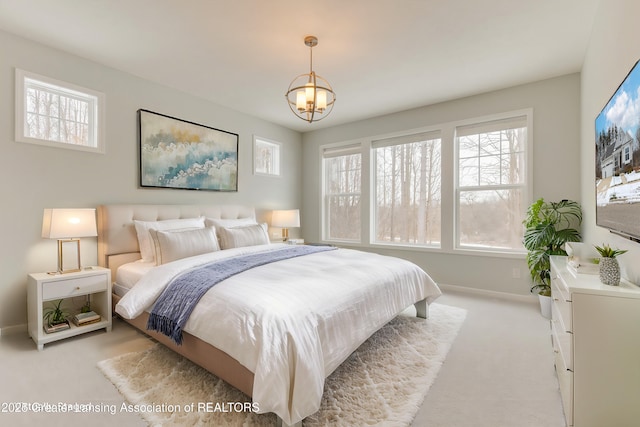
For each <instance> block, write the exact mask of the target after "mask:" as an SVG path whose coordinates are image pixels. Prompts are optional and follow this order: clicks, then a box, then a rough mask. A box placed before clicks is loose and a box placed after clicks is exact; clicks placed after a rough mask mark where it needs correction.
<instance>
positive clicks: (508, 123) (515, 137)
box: [455, 115, 528, 251]
mask: <svg viewBox="0 0 640 427" xmlns="http://www.w3.org/2000/svg"><path fill="white" fill-rule="evenodd" d="M527 127H528V117H527V116H526V115H524V116H518V117H512V118H506V119H502V120H496V121H490V122H483V123H475V124H471V125H466V126H459V127H456V131H455V133H456V137H455V141H456V149H457V171H458V174H457V188H456V204H457V206H456V213H457V216H456V219H457V224H456V225H457V247H459V248H466V249H497V250H507V251H521V250H523V247H522V235H523V234H522V233H523V228H522V220H523V218H524V213H525V209H526V206H527V203H528V198H527V185H528V182H527V165H526V162H527Z"/></svg>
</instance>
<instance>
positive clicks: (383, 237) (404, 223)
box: [371, 132, 441, 246]
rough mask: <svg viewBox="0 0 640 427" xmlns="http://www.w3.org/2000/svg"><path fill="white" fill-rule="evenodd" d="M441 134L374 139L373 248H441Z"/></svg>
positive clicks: (431, 133) (418, 134) (372, 144)
mask: <svg viewBox="0 0 640 427" xmlns="http://www.w3.org/2000/svg"><path fill="white" fill-rule="evenodd" d="M440 146H441V140H440V133H439V132H430V133H417V134H413V135H406V136H399V137H393V138H385V139H379V140H374V141H372V143H371V147H372V151H373V159H374V162H375V163H374V164H375V167H374V170H375V175H374V179H375V185H374V186H373V187H374V189H375V190H374V191H375V197H374V200H375V222H374V224H375V232H374V242H375V243H391V244H402V245H418V246H439V245H440V228H441V227H440V205H441V197H440V193H441V187H440V185H441V167H440V158H441V155H440V151H441V150H440Z"/></svg>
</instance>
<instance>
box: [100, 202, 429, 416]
mask: <svg viewBox="0 0 640 427" xmlns="http://www.w3.org/2000/svg"><path fill="white" fill-rule="evenodd" d="M97 215H98V264H99V265H100V266H101V267H106V268H109V269H110V270H111V277H112V278H113V280H115V278H116V271H117V269H118V267H120V266H121V265H123V264H126V263H129V262H134V261H137V260H138V259H140V258H141V256H140V248H139V245H138V238H137V235H136V231H135V227H134V223H133V221H134V220H141V221H161V220H167V219H181V218H196V217H199V216H205V217H207V218H216V219H239V218H255V210H254V208H251V207H246V206H236V205H230V206H226V205H225V206H207V205H140V204H126V205H125V204H122V205H101V206H98V208H97ZM119 300H120V297H119V296H118V295H115V294H114V295H113V304H114V306H115V304H117V303H118V301H119ZM415 306H416V310H417V315H418V317H422V318H427V315H428V305H427V302H426V300H422V301H418V302H417V303H415ZM148 316H149V315H148V313H146V312H145V313H144V314H143V315H141V316H139V317H137V318H135V319H132V320H128V319H123V320H125V321H126V322H128V323H130V324H131V325H133V326H134V327H136V328H137V329H139V330H141V331H142V332H144V333H145V334H147V335H149V336H151V337H153V338H154V339H156V340H157V341H159V342H160V343H162V344H164V345H166V346H167V347H169V348H170V349H172V350H173V351H175V352H176V353H179V354H181V355H183V356H184V357H186V358H187V359H189V360H191V361H192V362H194V363H195V364H197V365H200V366H201V367H203V368H204V369H206V370H207V371H209V372H211V373H213V374H214V375H216V376H218V377H219V378H221V379H223V380H224V381H226V382H228V383H229V384H231V385H232V386H234V387H236V388H237V389H238V390H240V391H242V392H243V393H245V394H246V395H248V396H252V392H253V380H254V373H253V372H251V371H250V370H249V369H247V368H246V367H244V366H243V365H241V364H240V363H239V362H238V361H237V360H236V359H234V358H233V357H231V356H229V355H228V354H227V353H225V352H224V351H222V350H220V349H218V348H216V347H214V346H212V345H211V344H209V343H207V342H205V341H203V340H201V339H199V338H197V337H195V336H193V335H191V334H189V333H187V332H184V333H183V343H182V345H180V346H178V345H176V344H175V343H174V342H173V341H172V340H171V339H170V338H168V337H167V336H165V335H163V334H161V333H158V332H154V331H148V330H147V328H146V325H147V319H148ZM301 424H302V423H301V422H300V423H296V425H301ZM278 425H284V424H283V423H282V420H281V419H280V418H279V417H278Z"/></svg>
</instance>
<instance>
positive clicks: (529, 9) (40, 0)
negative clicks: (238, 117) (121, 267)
mask: <svg viewBox="0 0 640 427" xmlns="http://www.w3.org/2000/svg"><path fill="white" fill-rule="evenodd" d="M598 2H599V0H562V1H558V0H536V1H532V0H349V1H347V0H322V1H317V2H310V1H300V0H272V1H268V0H233V1H232V0H186V1H185V0H183V1H178V0H56V1H50V0H0V29H2V30H4V31H7V32H10V33H14V34H17V35H19V36H22V37H25V38H27V39H31V40H34V41H37V42H40V43H43V44H45V45H48V46H51V47H54V48H57V49H61V50H64V51H67V52H70V53H73V54H75V55H78V56H81V57H84V58H88V59H90V60H93V61H96V62H99V63H101V64H104V65H107V66H109V67H112V68H115V69H118V70H122V71H126V72H128V73H131V74H134V75H136V76H139V77H142V78H145V79H147V80H151V81H154V82H157V83H160V84H163V85H165V86H169V87H172V88H176V89H179V90H181V91H184V92H187V93H190V94H193V95H196V96H199V97H203V98H206V99H208V100H210V101H212V102H214V103H216V104H219V105H222V106H225V107H228V108H231V109H233V110H237V111H241V112H243V113H246V114H250V115H252V116H256V117H259V118H262V119H264V120H268V121H270V122H273V123H277V124H280V125H282V126H286V127H288V128H291V129H294V130H297V131H300V132H307V131H310V130H315V129H319V128H322V127H327V126H335V125H338V124H342V123H347V122H351V121H355V120H360V119H364V118H369V117H374V116H378V115H382V114H387V113H392V112H397V111H402V110H406V109H410V108H414V107H419V106H423V105H429V104H433V103H437V102H442V101H447V100H451V99H456V98H461V97H465V96H469V95H474V94H478V93H483V92H487V91H492V90H497V89H501V88H505V87H510V86H514V85H518V84H522V83H527V82H532V81H537V80H542V79H546V78H550V77H555V76H560V75H564V74H569V73H574V72H578V71H580V69H581V67H582V63H583V59H584V55H585V52H586V48H587V44H588V42H589V37H590V34H591V27H592V25H593V21H594V17H595V14H596V9H597V4H598ZM306 35H315V36H317V37H318V40H319V43H318V46H317V47H315V48H314V49H313V62H314V71H316V72H317V73H318V75H320V76H322V77H324V78H325V79H327V80H328V81H329V83H330V84H331V85H332V86H333V88H334V90H335V92H336V96H337V99H336V104H335V107H334V109H333V112H332V113H331V114H330V115H329V116H327V117H326V118H325V119H323V120H321V121H319V122H315V123H312V124H309V123H307V122H305V121H303V120H301V119H299V118H297V117H296V116H294V114H293V113H292V112H291V111H290V110H289V107H288V106H287V102H286V100H285V97H284V94H285V92H286V91H287V88H288V87H289V84H290V83H291V81H292V80H293V78H294V77H296V76H297V75H299V74H302V73H307V72H309V48H308V47H306V46H305V45H304V42H303V39H304V37H305V36H306Z"/></svg>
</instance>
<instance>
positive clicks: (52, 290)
mask: <svg viewBox="0 0 640 427" xmlns="http://www.w3.org/2000/svg"><path fill="white" fill-rule="evenodd" d="M107 288H108V283H107V275H106V274H98V275H95V276H86V277H77V278H69V279H63V280H56V281H55V282H48V283H43V285H42V300H43V301H48V300H52V299H60V298H68V297H72V296H76V295H86V294H89V293H92V292H100V291H106V290H107Z"/></svg>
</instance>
